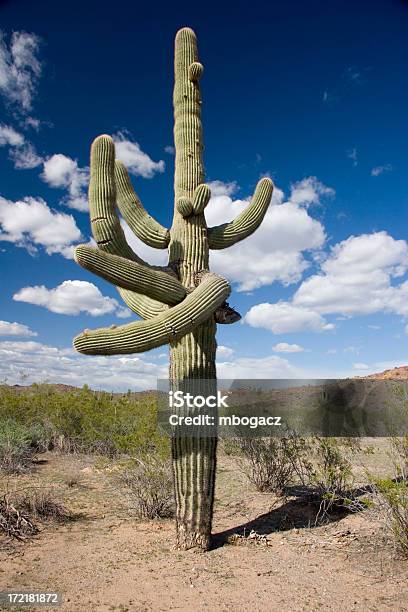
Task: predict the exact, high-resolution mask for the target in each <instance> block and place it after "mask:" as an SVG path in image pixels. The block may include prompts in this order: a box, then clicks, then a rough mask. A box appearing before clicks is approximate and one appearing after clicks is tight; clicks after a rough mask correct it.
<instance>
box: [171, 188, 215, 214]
mask: <svg viewBox="0 0 408 612" xmlns="http://www.w3.org/2000/svg"><path fill="white" fill-rule="evenodd" d="M210 199H211V190H210V188H209V186H208V185H204V183H202V184H201V185H198V187H197V189H196V190H195V192H194V198H193V201H191V200H189V198H185V197H181V198H179V199H178V200H177V202H176V208H177V210H178V212H179V213H180V214H181V215H183V217H189V216H190V215H191V214H194V215H200V214H201V213H202V212H203V211H204V208H205V207H206V206H207V204H208V202H209V201H210Z"/></svg>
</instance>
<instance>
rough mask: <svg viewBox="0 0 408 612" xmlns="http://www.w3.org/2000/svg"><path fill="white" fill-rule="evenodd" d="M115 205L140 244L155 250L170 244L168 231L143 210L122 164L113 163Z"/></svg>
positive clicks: (118, 162) (117, 161)
mask: <svg viewBox="0 0 408 612" xmlns="http://www.w3.org/2000/svg"><path fill="white" fill-rule="evenodd" d="M115 183H116V196H117V205H118V207H119V210H120V212H121V213H122V215H123V218H124V219H125V221H126V223H127V224H128V225H129V227H130V229H131V230H132V231H133V232H134V234H136V236H137V237H138V238H140V240H142V242H144V243H145V244H147V245H149V246H151V247H154V248H156V249H165V248H166V247H167V245H168V244H169V242H170V234H169V230H168V229H166V228H165V227H163V226H162V225H160V223H158V222H157V221H156V220H155V219H153V217H151V216H150V215H149V214H148V213H147V212H146V210H145V209H144V207H143V205H142V203H141V202H140V199H139V198H138V196H137V194H136V192H135V190H134V189H133V186H132V183H131V180H130V177H129V174H128V171H127V170H126V168H125V166H124V164H123V163H122V162H121V161H119V160H116V162H115Z"/></svg>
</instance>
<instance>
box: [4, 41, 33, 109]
mask: <svg viewBox="0 0 408 612" xmlns="http://www.w3.org/2000/svg"><path fill="white" fill-rule="evenodd" d="M39 47H40V38H39V37H38V36H36V35H35V34H29V33H28V32H21V31H20V32H13V34H12V35H11V38H10V42H9V44H8V45H7V42H6V40H5V34H4V33H3V32H1V31H0V93H1V94H2V96H3V97H4V99H5V101H6V103H7V104H8V105H10V106H11V107H13V108H15V109H16V110H17V111H19V112H20V113H22V114H27V113H29V112H30V111H31V109H32V105H33V99H34V97H35V94H36V91H37V85H38V80H39V78H40V76H41V63H40V61H39V59H38V52H39Z"/></svg>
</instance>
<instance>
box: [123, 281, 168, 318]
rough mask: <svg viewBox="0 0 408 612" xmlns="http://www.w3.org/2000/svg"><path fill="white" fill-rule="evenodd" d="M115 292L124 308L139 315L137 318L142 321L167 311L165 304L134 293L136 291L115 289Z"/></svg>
mask: <svg viewBox="0 0 408 612" xmlns="http://www.w3.org/2000/svg"><path fill="white" fill-rule="evenodd" d="M117 290H118V291H119V295H120V297H121V298H122V300H123V301H124V302H125V304H126V306H128V307H129V308H130V310H132V311H133V312H135V313H136V314H137V315H139V317H142V319H151V318H152V317H155V316H157V315H158V314H160V313H161V312H163V311H165V310H167V309H168V305H167V304H163V303H162V302H159V301H158V300H154V299H153V298H151V297H148V296H147V295H143V294H142V293H136V291H130V289H123V288H122V287H117Z"/></svg>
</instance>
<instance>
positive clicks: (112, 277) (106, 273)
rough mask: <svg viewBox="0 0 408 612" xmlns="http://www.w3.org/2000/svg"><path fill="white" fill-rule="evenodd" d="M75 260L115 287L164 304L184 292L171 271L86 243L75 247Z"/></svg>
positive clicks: (175, 301) (172, 300)
mask: <svg viewBox="0 0 408 612" xmlns="http://www.w3.org/2000/svg"><path fill="white" fill-rule="evenodd" d="M75 261H76V262H77V263H78V264H79V265H80V266H82V267H83V268H85V269H86V270H89V271H90V272H93V273H94V274H97V275H98V276H101V277H102V278H104V279H105V280H107V281H108V282H110V283H113V284H114V285H116V286H118V287H122V288H123V289H130V290H131V291H136V292H137V293H143V294H144V295H147V296H149V297H151V298H153V299H155V300H159V301H160V302H164V303H165V304H178V303H179V302H181V300H183V299H184V298H185V296H186V290H185V288H184V287H183V285H182V284H181V283H180V281H179V280H177V278H176V277H175V275H172V274H169V273H168V272H164V271H162V270H160V269H158V268H156V269H155V268H153V267H151V266H145V265H143V264H140V263H138V262H136V261H132V260H130V259H125V258H124V257H119V255H112V254H111V253H104V252H103V251H100V250H99V249H96V248H94V247H90V246H88V245H86V244H82V245H80V246H78V247H76V249H75Z"/></svg>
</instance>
